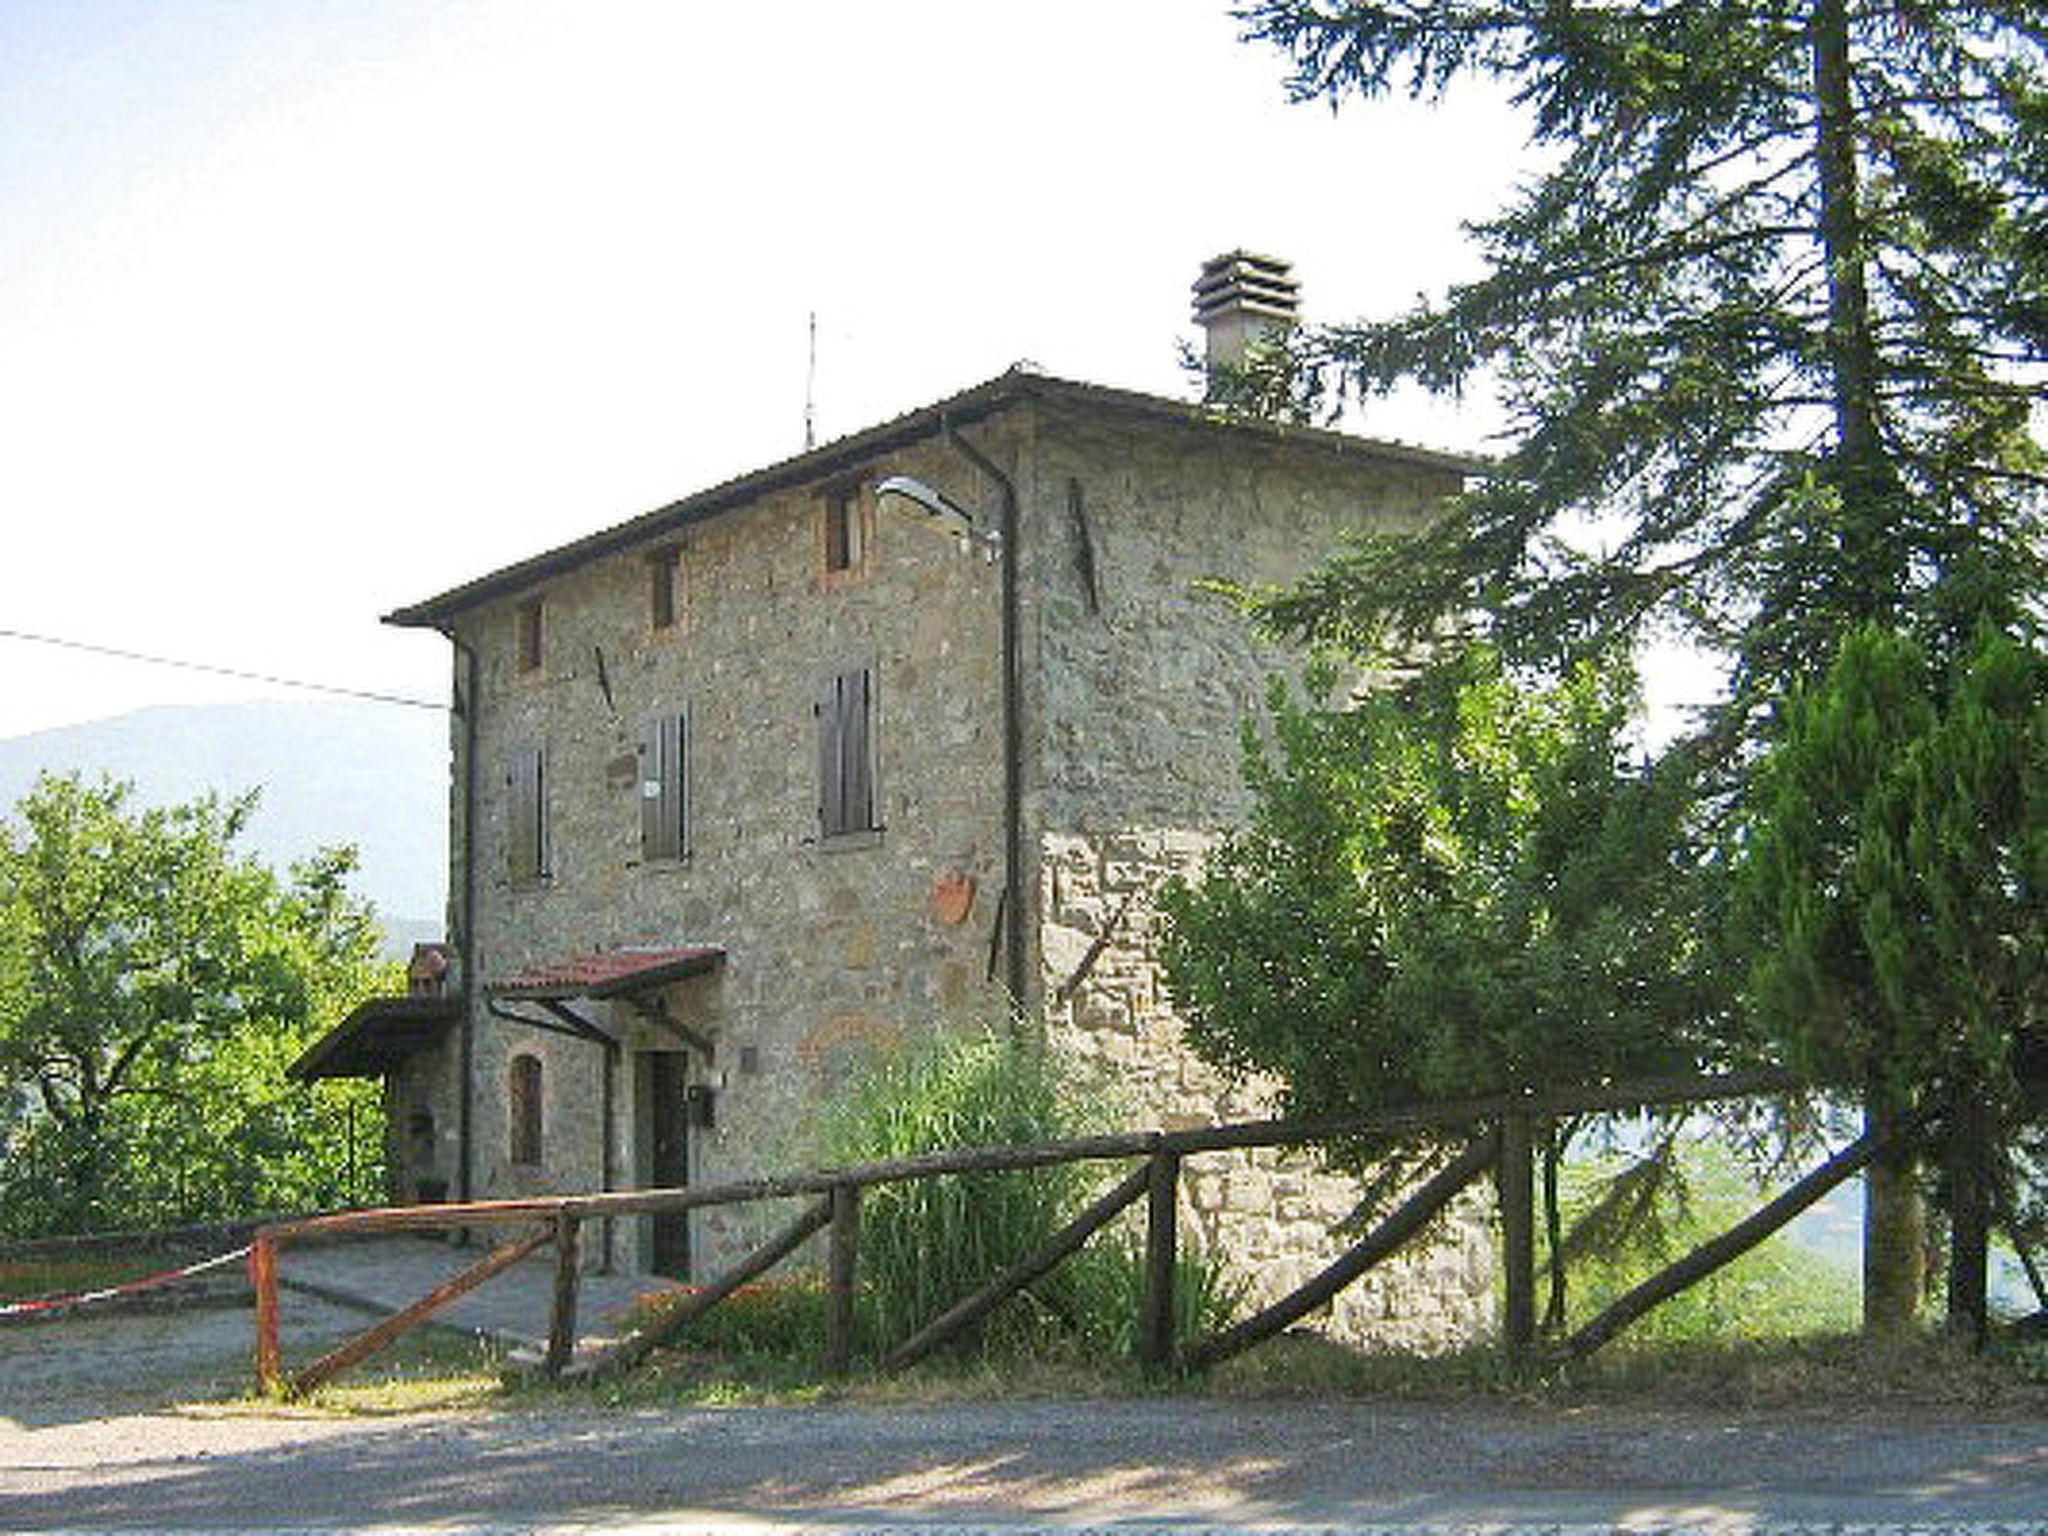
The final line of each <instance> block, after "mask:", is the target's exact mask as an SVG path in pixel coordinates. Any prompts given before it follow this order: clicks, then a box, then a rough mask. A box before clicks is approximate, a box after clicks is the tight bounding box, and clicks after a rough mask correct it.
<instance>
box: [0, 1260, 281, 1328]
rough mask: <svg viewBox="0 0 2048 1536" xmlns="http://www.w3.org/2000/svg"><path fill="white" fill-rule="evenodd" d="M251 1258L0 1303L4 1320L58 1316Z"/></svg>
mask: <svg viewBox="0 0 2048 1536" xmlns="http://www.w3.org/2000/svg"><path fill="white" fill-rule="evenodd" d="M248 1256H249V1249H248V1247H247V1245H246V1244H245V1245H244V1246H242V1247H240V1248H237V1249H235V1250H234V1251H233V1252H232V1253H221V1254H215V1255H214V1256H213V1257H212V1258H210V1259H201V1260H200V1261H199V1262H198V1263H197V1264H187V1265H186V1266H185V1267H184V1268H183V1269H167V1270H164V1271H162V1272H161V1273H160V1274H154V1275H144V1276H142V1277H141V1278H140V1279H138V1280H124V1281H122V1282H121V1283H120V1284H119V1285H109V1286H105V1287H103V1288H101V1289H100V1290H97V1291H73V1292H72V1293H71V1294H69V1295H65V1296H31V1297H30V1298H29V1299H28V1300H27V1301H10V1302H0V1318H8V1317H20V1316H22V1315H24V1314H26V1313H31V1312H54V1311H56V1310H57V1309H58V1308H59V1307H77V1306H84V1305H86V1304H88V1303H90V1302H95V1301H106V1300H108V1299H110V1298H112V1297H115V1296H132V1295H134V1294H135V1293H136V1292H138V1291H147V1290H150V1289H152V1288H153V1287H155V1286H159V1285H168V1284H169V1283H170V1282H171V1281H173V1280H183V1279H185V1278H186V1277H188V1276H190V1275H197V1274H201V1273H203V1272H205V1271H206V1270H209V1269H219V1268H220V1267H221V1266H222V1265H223V1264H233V1263H234V1262H235V1261H236V1260H238V1259H246V1258H247V1257H248Z"/></svg>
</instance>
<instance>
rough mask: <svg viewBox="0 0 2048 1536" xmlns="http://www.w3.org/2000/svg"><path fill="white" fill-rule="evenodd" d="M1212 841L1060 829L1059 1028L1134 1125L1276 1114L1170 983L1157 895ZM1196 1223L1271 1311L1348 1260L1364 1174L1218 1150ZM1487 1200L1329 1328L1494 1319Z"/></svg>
mask: <svg viewBox="0 0 2048 1536" xmlns="http://www.w3.org/2000/svg"><path fill="white" fill-rule="evenodd" d="M1207 841H1208V840H1207V839H1205V838H1203V837H1201V836H1200V835H1198V834H1194V833H1189V832H1185V831H1175V830H1162V831H1155V832H1138V831H1128V830H1127V831H1122V832H1115V833H1108V834H1097V835H1088V834H1075V833H1068V834H1055V835H1050V836H1048V837H1047V838H1046V841H1045V848H1044V850H1043V858H1042V866H1041V867H1042V868H1043V870H1044V887H1043V890H1042V893H1041V894H1042V898H1043V900H1044V902H1045V910H1046V914H1047V919H1046V923H1045V926H1044V929H1043V933H1044V941H1045V977H1044V981H1045V986H1046V993H1047V999H1048V1002H1047V1008H1046V1018H1047V1029H1048V1034H1049V1038H1050V1040H1051V1042H1052V1044H1053V1047H1054V1049H1055V1050H1056V1051H1057V1052H1058V1053H1059V1054H1060V1055H1061V1056H1063V1057H1064V1058H1065V1059H1067V1060H1068V1061H1070V1062H1071V1063H1072V1064H1073V1067H1074V1070H1075V1072H1076V1074H1077V1078H1078V1081H1079V1083H1080V1085H1081V1087H1082V1089H1083V1091H1084V1092H1085V1093H1086V1094H1087V1095H1088V1096H1089V1097H1091V1098H1093V1099H1095V1100H1096V1101H1097V1102H1099V1103H1103V1104H1105V1105H1107V1106H1110V1109H1109V1115H1110V1118H1111V1119H1112V1120H1113V1121H1114V1122H1115V1123H1117V1124H1120V1125H1155V1126H1159V1127H1161V1128H1163V1129H1170V1130H1178V1129H1185V1128H1189V1127H1193V1126H1198V1125H1210V1124H1215V1123H1219V1122H1226V1121H1233V1120H1253V1119H1260V1118H1264V1117H1267V1116H1270V1115H1273V1114H1275V1113H1277V1110H1276V1107H1275V1105H1276V1095H1275V1092H1274V1085H1273V1084H1271V1083H1265V1082H1259V1081H1244V1082H1232V1081H1230V1080H1228V1079H1226V1078H1225V1077H1223V1076H1222V1075H1221V1074H1220V1073H1218V1072H1217V1071H1216V1070H1215V1069H1214V1068H1211V1067H1209V1066H1208V1065H1207V1064H1205V1063H1204V1062H1202V1061H1200V1060H1199V1059H1198V1058H1196V1057H1195V1055H1194V1054H1193V1053H1192V1052H1191V1051H1189V1050H1188V1049H1187V1048H1186V1047H1185V1045H1184V1044H1183V1043H1182V1041H1181V1029H1180V1021H1179V1019H1178V1018H1177V1017H1176V1016H1175V1015H1174V1013H1173V1010H1172V1006H1171V1001H1170V999H1169V998H1168V997H1167V995H1166V992H1165V989H1164V986H1163V984H1162V982H1161V978H1160V971H1159V962H1158V922H1159V919H1158V914H1157V911H1156V908H1155V907H1154V904H1153V898H1154V897H1155V895H1156V893H1157V892H1158V890H1159V887H1160V886H1161V885H1162V884H1164V883H1165V881H1166V880H1167V879H1169V878H1171V877H1172V876H1174V875H1176V874H1187V873H1190V872H1192V871H1193V870H1195V869H1196V868H1197V867H1198V866H1199V862H1200V858H1201V854H1202V851H1203V849H1204V847H1205V846H1206V844H1207ZM1181 1191H1182V1193H1181V1200H1182V1212H1181V1219H1182V1224H1183V1227H1184V1229H1185V1230H1186V1232H1187V1233H1188V1234H1189V1235H1190V1240H1191V1241H1192V1242H1193V1244H1194V1245H1196V1246H1197V1247H1198V1248H1199V1249H1200V1250H1201V1251H1202V1252H1204V1253H1207V1254H1209V1255H1212V1256H1214V1257H1216V1258H1219V1259H1220V1260H1221V1261H1222V1264H1223V1266H1224V1269H1225V1271H1226V1273H1227V1274H1229V1275H1230V1276H1231V1277H1233V1278H1234V1279H1235V1280H1237V1281H1238V1282H1241V1283H1242V1284H1244V1285H1245V1286H1246V1288H1247V1293H1248V1297H1249V1299H1250V1301H1251V1302H1252V1303H1253V1304H1254V1305H1263V1304H1264V1303H1265V1302H1268V1301H1272V1300H1275V1299H1277V1298H1278V1297H1280V1296H1282V1295H1285V1294H1286V1293H1287V1292H1288V1291H1290V1290H1293V1289H1294V1288H1295V1287H1297V1286H1299V1285H1300V1284H1301V1283H1302V1282H1303V1281H1305V1280H1307V1279H1308V1278H1309V1277H1310V1276H1312V1275H1313V1274H1315V1273H1316V1272H1317V1271H1318V1270H1319V1269H1321V1268H1322V1267H1323V1266H1324V1265H1325V1264H1327V1263H1329V1262H1330V1260H1332V1259H1334V1258H1335V1257H1336V1256H1337V1255H1338V1253H1339V1252H1341V1251H1342V1249H1343V1247H1344V1246H1345V1245H1346V1242H1347V1241H1348V1240H1347V1239H1340V1238H1333V1237H1332V1235H1331V1229H1332V1227H1333V1225H1334V1224H1335V1223H1337V1222H1339V1221H1341V1220H1343V1218H1345V1217H1346V1216H1348V1215H1350V1214H1351V1213H1352V1211H1353V1210H1354V1209H1355V1208H1356V1206H1357V1204H1358V1201H1359V1197H1360V1186H1359V1184H1358V1181H1357V1180H1356V1179H1354V1178H1352V1177H1350V1176H1347V1175H1343V1174H1338V1173H1332V1172H1329V1171H1327V1170H1325V1169H1324V1168H1322V1167H1321V1166H1320V1164H1319V1163H1318V1162H1317V1160H1316V1158H1315V1156H1314V1154H1313V1153H1279V1152H1273V1151H1266V1150H1260V1151H1253V1152H1243V1153H1205V1154H1203V1155H1201V1156H1199V1157H1194V1158H1190V1159H1188V1161H1187V1162H1186V1164H1185V1165H1184V1168H1183V1179H1182V1186H1181ZM1487 1214H1488V1206H1487V1203H1486V1202H1485V1201H1484V1200H1483V1199H1467V1200H1465V1201H1464V1202H1462V1203H1461V1204H1460V1205H1459V1206H1458V1207H1456V1208H1454V1214H1453V1215H1452V1216H1451V1217H1448V1218H1446V1219H1445V1220H1444V1221H1442V1222H1439V1223H1438V1224H1437V1228H1436V1230H1435V1232H1434V1234H1433V1236H1432V1239H1431V1240H1430V1241H1427V1242H1424V1243H1420V1244H1417V1245H1413V1246H1411V1247H1410V1248H1409V1249H1408V1250H1406V1251H1405V1252H1404V1253H1402V1254H1401V1255H1400V1256H1398V1257H1397V1258H1396V1259H1394V1260H1391V1261H1389V1262H1387V1263H1384V1264H1382V1265H1380V1266H1379V1267H1377V1268H1376V1269H1374V1270H1373V1271H1371V1272H1370V1273H1369V1274H1368V1275H1367V1276H1366V1277H1365V1278H1364V1279H1363V1280H1361V1281H1359V1282H1358V1283H1357V1284H1355V1285H1353V1286H1351V1287H1350V1288H1348V1289H1347V1290H1345V1291H1343V1292H1342V1293H1340V1294H1339V1295H1338V1297H1337V1298H1336V1300H1335V1301H1334V1302H1333V1303H1332V1304H1331V1307H1330V1309H1329V1312H1328V1314H1327V1316H1326V1317H1325V1318H1324V1319H1323V1320H1322V1326H1323V1327H1325V1328H1327V1329H1328V1331H1329V1332H1330V1333H1332V1334H1333V1335H1334V1336H1336V1337H1338V1338H1342V1339H1346V1340H1349V1341H1352V1342H1360V1343H1366V1342H1369V1343H1373V1344H1380V1345H1390V1346H1401V1347H1408V1348H1417V1349H1425V1350H1437V1349H1445V1348H1449V1347H1451V1346H1454V1345H1456V1344H1458V1343H1461V1342H1463V1341H1464V1340H1466V1339H1467V1338H1469V1337H1471V1336H1472V1335H1473V1334H1474V1333H1476V1332H1481V1331H1483V1330H1485V1329H1486V1328H1488V1327H1490V1326H1491V1323H1492V1316H1493V1287H1492V1281H1493V1261H1492V1242H1491V1237H1490V1233H1489V1230H1488V1226H1487V1220H1486V1218H1487Z"/></svg>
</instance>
